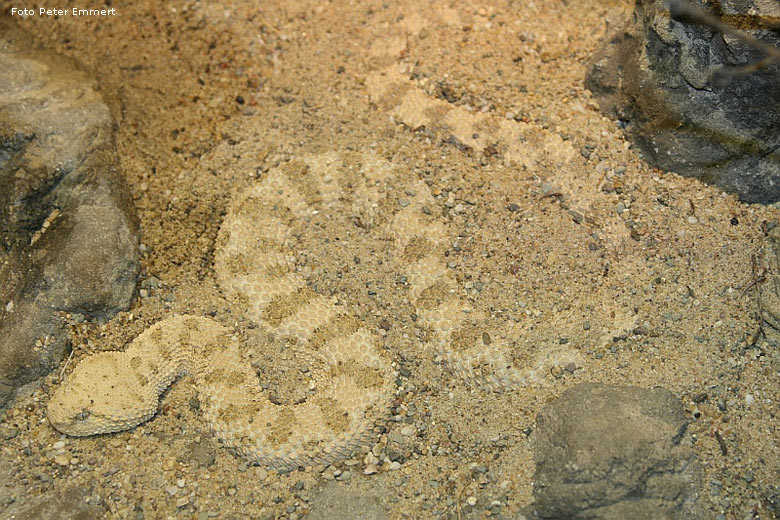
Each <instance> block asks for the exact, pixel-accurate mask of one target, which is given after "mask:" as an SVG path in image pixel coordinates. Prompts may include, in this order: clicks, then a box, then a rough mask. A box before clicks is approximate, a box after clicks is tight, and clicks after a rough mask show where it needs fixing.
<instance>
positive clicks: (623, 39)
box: [586, 0, 780, 203]
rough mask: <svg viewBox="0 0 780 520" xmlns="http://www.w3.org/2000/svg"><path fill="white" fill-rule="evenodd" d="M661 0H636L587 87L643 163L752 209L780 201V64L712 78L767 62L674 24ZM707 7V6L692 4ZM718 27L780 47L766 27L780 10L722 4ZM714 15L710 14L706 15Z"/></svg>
mask: <svg viewBox="0 0 780 520" xmlns="http://www.w3.org/2000/svg"><path fill="white" fill-rule="evenodd" d="M666 3H667V2H665V1H664V0H639V1H637V3H636V7H635V10H634V16H633V17H631V18H630V19H629V20H628V22H627V23H626V24H625V25H623V26H622V27H620V28H618V29H617V30H616V31H615V32H613V33H612V35H611V37H609V38H607V40H606V41H605V42H604V44H603V45H602V47H601V49H600V50H599V51H598V52H597V53H596V58H595V59H594V61H593V63H592V65H591V67H590V72H589V75H588V78H587V81H586V86H587V87H588V88H589V89H590V90H591V91H592V92H593V93H594V94H595V95H596V97H597V98H598V99H599V103H600V105H601V108H602V109H603V110H604V111H606V112H608V113H610V114H611V115H612V116H613V117H617V118H619V119H621V120H623V121H624V122H626V123H627V126H626V131H627V132H628V134H629V136H630V137H631V138H632V140H633V141H634V142H635V143H636V144H637V145H638V146H639V147H640V149H641V150H642V153H643V155H644V157H645V159H646V160H647V161H649V162H650V163H652V164H653V165H655V166H657V167H659V168H663V169H665V170H670V171H674V172H677V173H680V174H682V175H686V176H692V177H696V178H699V179H700V180H702V181H704V182H707V183H711V184H714V185H717V186H719V187H721V188H723V189H725V190H726V191H729V192H734V193H737V194H738V195H739V196H740V198H741V199H743V200H745V201H747V202H764V203H769V202H775V201H778V200H780V132H778V129H780V112H779V111H778V110H777V106H778V103H780V89H779V88H778V85H780V64H778V63H775V64H773V65H771V66H769V67H766V68H763V69H759V70H756V71H754V72H752V73H750V74H741V75H735V74H729V73H723V71H721V73H717V72H716V73H715V74H714V75H713V72H714V71H717V69H719V68H721V67H727V68H726V69H724V70H725V71H728V70H729V69H728V68H729V67H741V66H746V65H749V64H754V63H756V62H758V61H760V60H761V59H762V58H764V56H763V55H762V54H761V53H760V52H759V51H757V50H755V49H754V48H751V47H750V46H748V45H746V44H745V43H743V42H742V41H740V40H738V39H736V38H734V37H732V36H729V35H726V36H724V35H723V34H721V33H718V32H715V31H713V30H712V29H710V28H709V27H706V26H704V25H701V24H699V23H696V22H692V21H687V20H686V21H678V20H675V19H673V18H672V17H670V13H669V9H668V8H667V7H666V6H665V5H666ZM692 4H693V5H694V6H699V7H700V6H702V1H701V0H695V1H694V2H692ZM718 5H719V9H720V11H719V13H717V14H720V16H721V19H722V20H723V21H724V22H725V23H727V24H730V25H736V26H738V27H739V28H740V30H742V31H743V32H744V33H746V34H748V35H751V36H753V37H755V38H757V39H759V40H761V41H763V42H765V43H767V44H770V45H774V46H780V36H778V34H777V33H776V32H775V33H773V32H772V31H771V30H770V28H769V27H768V26H767V24H768V22H766V20H777V19H778V16H780V4H778V3H777V2H771V1H770V2H767V1H762V0H751V1H747V2H743V1H734V0H725V1H723V2H719V3H718ZM704 9H705V10H707V11H710V10H711V8H710V7H706V6H705V7H704Z"/></svg>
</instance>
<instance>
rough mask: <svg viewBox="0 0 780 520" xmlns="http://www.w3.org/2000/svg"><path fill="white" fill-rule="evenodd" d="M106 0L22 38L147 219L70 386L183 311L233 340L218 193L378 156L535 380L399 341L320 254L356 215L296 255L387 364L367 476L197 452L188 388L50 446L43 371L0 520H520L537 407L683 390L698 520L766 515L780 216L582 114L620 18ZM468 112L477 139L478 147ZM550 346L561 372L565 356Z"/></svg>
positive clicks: (207, 438)
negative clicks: (156, 405)
mask: <svg viewBox="0 0 780 520" xmlns="http://www.w3.org/2000/svg"><path fill="white" fill-rule="evenodd" d="M0 5H2V7H3V9H4V10H8V9H10V7H11V6H12V5H13V6H16V4H15V3H11V2H0ZM69 5H70V4H69V3H67V2H54V1H53V2H51V3H50V7H67V6H69ZM80 7H85V8H87V7H103V6H100V5H90V4H88V3H85V5H83V6H80ZM113 7H115V8H116V10H117V14H116V15H115V16H113V17H73V16H64V17H58V18H51V17H40V16H35V17H29V18H27V19H24V20H20V21H21V23H22V25H23V26H24V27H25V28H26V29H28V30H29V31H31V32H32V33H33V34H34V35H35V36H36V37H37V38H39V39H40V40H41V41H42V42H43V43H45V44H46V45H47V46H49V47H51V48H53V49H56V50H57V51H59V52H61V53H63V54H65V55H67V56H70V57H73V58H75V59H77V60H78V61H79V62H80V63H82V64H83V65H84V66H85V67H86V68H88V69H89V70H91V71H92V73H93V75H94V77H96V78H97V79H98V81H99V82H100V85H101V89H102V91H103V93H104V95H105V97H106V99H107V101H108V103H109V105H110V106H111V108H112V111H113V113H114V115H115V117H116V120H117V123H118V134H117V142H118V148H119V154H120V158H121V164H122V167H123V169H124V172H125V174H126V177H127V182H128V183H129V185H130V188H131V191H132V194H133V198H134V200H135V204H136V207H137V209H138V214H139V217H140V222H141V241H142V243H143V246H142V250H143V251H144V253H143V272H142V276H141V278H140V280H139V294H140V297H139V298H138V299H137V300H136V301H135V302H134V303H133V306H132V308H131V309H130V310H129V311H128V312H125V313H122V314H120V315H118V316H116V317H115V318H114V319H112V320H111V321H110V322H109V323H106V324H99V323H76V320H73V322H74V323H73V325H72V336H73V342H74V345H75V347H74V353H73V356H72V359H71V360H70V362H69V364H68V366H67V367H65V369H64V373H65V374H67V373H68V372H69V371H70V370H72V368H73V366H74V365H75V364H76V363H77V362H78V361H79V359H81V358H82V357H84V356H86V355H89V354H90V353H92V352H96V351H101V350H112V349H121V348H123V346H124V345H125V344H126V343H127V342H129V341H130V340H131V339H132V338H134V337H135V336H137V335H138V334H139V333H140V332H142V331H143V330H144V329H145V328H147V327H148V326H149V325H150V324H152V323H154V322H156V321H158V320H160V319H161V318H163V317H165V316H168V315H170V314H171V313H174V312H191V313H200V314H209V315H212V316H214V317H215V319H218V320H220V321H222V322H224V323H225V324H227V325H231V326H232V325H234V324H235V320H234V319H232V318H231V314H230V310H229V308H228V307H229V304H228V303H227V302H225V300H224V299H223V298H222V297H221V296H220V293H219V290H218V289H217V288H216V282H215V279H214V273H213V265H212V264H213V256H214V242H215V237H216V234H217V231H218V229H219V225H220V222H221V218H222V216H223V215H224V212H225V210H226V207H227V204H228V201H229V200H230V197H231V195H232V193H234V192H235V191H237V190H240V189H241V188H242V187H245V186H246V185H247V183H249V182H251V181H252V179H253V178H255V177H257V176H258V175H262V173H263V172H264V171H266V170H267V169H268V168H270V167H273V166H274V165H276V164H279V163H281V162H283V161H285V160H287V159H290V158H294V157H298V156H302V155H307V154H316V153H323V152H327V151H331V150H355V151H362V152H371V153H376V154H379V155H381V156H383V157H385V158H387V159H388V160H390V161H391V162H393V163H394V164H396V165H398V171H399V172H401V174H402V175H408V176H410V177H411V178H421V179H424V180H426V182H428V184H429V186H430V187H431V189H432V191H433V193H434V194H435V195H436V197H435V200H434V204H436V205H437V207H438V208H440V209H441V211H442V213H443V214H444V215H446V216H447V219H448V221H449V223H450V225H451V228H452V229H453V230H454V235H453V247H452V250H451V251H450V253H451V255H450V256H451V261H450V263H451V265H450V267H451V268H452V269H454V270H455V272H456V275H457V277H458V279H459V280H460V281H462V283H463V290H464V294H467V295H468V298H469V300H470V301H472V302H473V304H474V306H475V307H477V308H480V309H483V310H486V311H489V312H491V313H492V314H493V315H494V316H495V317H496V319H497V320H499V321H501V322H502V323H504V324H505V325H506V328H507V329H508V330H509V332H508V334H509V337H510V338H513V341H514V342H515V343H516V349H517V358H518V359H520V360H524V359H527V362H528V363H535V362H538V360H539V359H543V360H545V362H544V363H541V364H540V367H542V368H543V370H542V369H540V370H539V374H538V377H537V379H536V382H535V384H534V385H530V386H529V387H528V388H524V389H522V390H520V391H517V392H512V393H506V394H486V393H485V392H481V391H479V390H477V389H472V388H468V387H466V386H465V385H463V384H462V383H461V382H460V380H459V379H457V378H456V377H454V375H453V374H452V373H450V372H449V371H448V370H446V368H444V367H443V366H442V364H441V363H440V362H439V360H437V359H432V358H429V357H428V356H426V355H425V354H424V353H423V352H422V350H421V349H420V347H419V345H418V344H417V343H416V342H415V338H416V335H415V330H414V324H413V321H412V319H411V318H410V313H411V310H410V306H409V303H408V299H407V297H406V295H405V294H404V292H403V287H402V284H398V283H396V282H397V276H398V273H397V271H394V269H393V266H392V264H391V263H389V262H383V261H382V258H380V257H378V256H377V254H376V251H379V250H381V249H380V248H379V247H378V246H377V244H376V243H374V242H372V241H371V240H370V239H369V240H365V241H348V242H346V243H344V244H339V245H338V247H334V243H335V241H336V240H338V238H339V237H340V236H341V234H342V233H343V232H344V229H345V227H346V226H350V225H351V224H350V216H349V215H335V216H332V218H325V217H323V218H322V219H321V221H319V222H317V226H316V227H314V228H312V230H311V231H310V232H305V233H302V234H301V236H300V237H299V241H300V244H299V248H298V251H299V253H298V255H299V256H298V259H297V260H298V263H299V264H300V265H304V266H309V269H308V270H307V271H306V272H307V273H308V275H309V276H308V278H309V280H310V283H311V285H312V286H313V287H317V289H318V290H319V291H324V292H329V293H331V294H337V295H338V296H339V297H340V298H342V299H344V300H347V301H351V302H353V304H354V306H355V308H357V309H359V312H360V314H361V316H363V317H364V319H365V320H366V321H367V322H369V323H371V324H373V325H374V326H376V327H377V329H382V330H383V331H385V330H386V335H385V340H386V344H385V345H386V348H387V349H388V351H389V352H390V354H391V355H392V356H393V358H394V361H395V362H396V364H397V366H398V368H399V377H398V383H399V391H398V397H397V399H396V402H394V407H393V416H392V417H391V418H389V419H388V421H387V422H386V424H384V427H385V429H386V433H385V434H384V435H383V436H382V437H381V438H378V439H377V443H376V444H375V445H374V446H369V447H367V448H366V451H367V450H368V449H371V450H372V451H373V455H377V457H373V456H372V455H367V453H366V452H363V453H358V454H356V455H355V456H354V458H353V459H350V460H347V461H345V462H342V463H339V464H335V465H333V466H329V467H316V468H309V469H307V470H306V471H297V472H293V473H288V474H281V475H280V474H277V473H276V472H272V471H267V470H265V469H264V468H260V467H255V466H252V465H247V464H246V463H245V462H244V461H242V460H241V459H239V458H237V457H236V456H235V455H234V454H232V453H231V452H230V451H229V450H227V449H225V448H224V447H222V446H220V444H219V442H218V441H216V440H215V439H214V437H213V436H212V435H211V434H210V433H209V431H208V427H207V425H205V424H204V423H203V421H202V420H201V419H200V417H199V411H198V406H197V398H196V395H197V394H196V389H195V388H194V385H193V384H192V382H191V381H190V380H187V379H184V380H182V381H181V382H179V383H178V384H176V385H174V386H173V388H172V389H171V390H170V391H169V392H168V393H167V395H166V396H165V399H164V402H163V405H162V408H161V413H160V414H159V415H158V416H157V417H155V418H154V419H153V420H152V421H150V422H149V423H147V424H144V425H142V426H140V427H138V428H136V429H134V430H133V431H130V432H124V433H119V434H114V435H110V436H102V437H96V438H86V439H73V438H66V437H64V436H61V435H59V434H58V433H57V432H56V431H54V430H53V429H52V428H51V427H50V426H49V425H48V423H47V422H46V418H45V406H46V403H47V401H48V398H49V395H50V393H51V391H52V388H53V387H54V385H56V384H57V383H58V382H59V373H55V374H52V375H51V376H49V377H47V378H45V380H44V381H42V382H41V383H39V384H36V385H31V387H30V388H28V389H27V390H26V391H25V392H24V393H23V395H22V396H21V397H20V398H19V399H18V400H17V401H16V403H15V404H14V405H13V406H12V407H11V408H10V409H9V410H7V411H6V412H5V414H4V415H3V416H0V420H1V421H2V422H0V482H1V483H2V488H0V517H2V518H20V519H21V518H24V519H27V518H29V519H32V518H40V517H43V516H45V514H50V512H51V511H56V510H57V509H58V508H64V509H63V511H64V513H62V515H64V516H50V518H61V517H74V518H100V517H108V518H198V519H205V518H288V519H295V518H302V517H304V516H305V515H306V514H307V513H308V512H309V511H311V510H315V511H316V509H317V507H318V506H317V503H318V500H320V499H324V498H323V497H325V496H326V495H328V494H332V493H335V492H341V491H346V493H347V494H346V495H345V496H346V497H351V498H349V500H354V501H355V503H359V502H361V501H362V500H365V497H366V496H369V495H370V496H373V497H375V502H376V503H377V504H379V505H380V506H381V507H382V508H384V509H386V510H387V511H388V513H389V517H390V518H459V517H462V518H487V517H490V518H495V517H497V518H517V515H518V510H519V509H520V508H522V507H523V506H525V505H527V504H528V503H529V502H530V501H531V500H532V495H531V493H532V478H533V471H534V465H533V461H532V452H531V444H530V441H529V435H531V434H532V432H533V429H534V418H535V416H536V414H537V413H538V411H539V410H540V409H541V408H542V407H543V406H544V405H545V403H547V402H549V401H551V400H552V399H554V398H555V397H556V396H557V395H559V394H560V393H561V392H563V391H564V390H565V389H567V388H569V387H571V386H573V385H576V384H578V383H580V382H583V381H607V382H612V383H617V384H628V385H637V386H643V387H654V386H662V387H665V388H667V389H669V390H671V391H672V392H674V393H675V394H676V395H677V396H679V397H680V399H681V400H682V401H683V403H684V404H685V407H686V411H687V413H688V414H689V415H690V418H691V420H692V421H693V422H692V424H691V427H690V428H689V430H688V432H689V434H690V435H691V436H692V437H693V439H694V440H695V448H696V451H697V456H698V458H699V460H700V462H701V463H702V466H703V468H704V479H703V504H704V505H705V506H706V508H707V509H708V510H709V511H710V512H711V513H712V517H713V518H715V517H717V515H719V514H722V515H724V516H722V517H720V518H726V519H731V518H735V519H736V518H739V519H742V518H764V519H769V518H774V516H773V508H774V511H775V512H777V511H778V510H780V509H778V508H779V507H780V506H777V505H776V504H778V501H779V500H780V498H778V497H780V495H778V490H777V483H778V482H780V480H779V477H780V453H778V440H779V439H780V434H779V433H778V430H777V421H776V418H775V415H776V413H777V409H778V403H780V400H779V399H780V388H779V387H778V378H779V377H780V357H779V356H778V353H777V342H776V339H777V337H776V336H775V334H774V332H773V331H772V330H771V329H769V328H768V327H767V328H766V329H767V330H766V332H767V335H766V337H759V338H758V339H757V340H756V333H757V331H758V330H759V319H758V312H759V308H758V305H757V299H756V293H755V288H756V286H757V285H761V286H762V287H763V288H764V291H765V292H770V291H771V290H773V289H772V288H773V287H774V285H773V283H774V278H773V275H774V273H775V272H777V269H776V267H777V259H776V258H775V255H774V253H773V252H772V250H771V248H770V241H769V238H768V234H770V233H771V230H772V228H773V227H774V226H775V225H777V210H776V209H775V208H772V207H763V206H756V205H747V204H742V203H740V202H738V201H737V200H736V198H735V197H733V196H731V195H725V194H722V193H721V192H719V191H718V190H716V189H714V188H711V187H708V186H706V185H704V184H701V183H699V182H698V181H695V180H691V179H685V178H681V177H679V176H677V175H675V174H671V173H667V172H662V171H658V170H654V169H652V168H650V167H649V166H647V165H646V164H645V163H643V162H642V160H641V158H640V157H639V156H638V154H637V153H636V151H635V150H633V149H632V147H631V146H630V144H629V143H628V142H627V141H626V140H625V139H624V137H623V135H622V134H621V131H620V129H619V127H618V125H617V122H616V121H612V120H609V119H607V118H605V117H604V116H602V115H601V114H600V113H599V111H598V110H597V106H596V104H595V102H594V101H593V100H592V99H591V96H590V93H589V92H588V91H586V90H585V89H584V87H583V78H584V76H585V72H586V64H587V61H588V59H589V57H590V55H591V54H592V52H593V51H594V49H595V47H596V45H597V42H598V40H599V38H600V37H602V36H603V35H604V33H605V31H606V29H607V20H620V19H621V18H624V17H626V16H628V15H629V12H630V9H631V5H629V2H625V1H607V2H588V1H585V0H563V1H555V2H515V1H511V0H509V1H495V2H487V1H477V0H474V1H471V2H466V1H459V0H455V1H453V2H446V3H445V2H442V3H438V2H415V1H411V0H407V1H402V2H398V3H396V2H375V1H368V2H332V3H329V2H320V1H316V2H315V1H311V2H304V1H300V2H281V1H272V2H266V3H262V4H258V3H252V2H241V1H234V2H222V3H221V5H220V6H217V5H215V4H210V3H206V2H204V3H201V2H172V3H170V4H168V5H167V6H166V7H159V6H158V5H157V3H153V2H145V1H138V2H132V3H130V5H122V6H120V5H113ZM447 111H449V112H448V115H447V116H446V117H450V118H451V121H450V122H451V123H452V124H451V125H449V126H448V125H445V124H444V123H443V121H444V120H445V119H446V117H445V116H442V114H443V113H444V112H447ZM437 114H438V115H437ZM477 118H486V119H485V121H488V122H489V124H488V125H487V126H488V127H489V128H487V129H486V130H485V136H482V137H479V136H478V137H474V136H473V135H470V134H469V132H470V131H469V130H468V128H471V127H470V126H469V125H473V124H474V123H475V122H476V121H477V120H478V119H477ZM464 121H465V122H466V123H468V124H466V125H465V126H463V127H458V122H464ZM459 128H460V129H459ZM241 143H243V145H241ZM247 143H250V144H251V146H248V145H247ZM239 149H240V150H241V152H240V153H239V152H238V151H237V150H239ZM247 150H248V151H247ZM355 257H358V258H360V259H361V262H360V263H359V264H357V263H356V262H355V261H354V258H355ZM754 272H755V275H754ZM761 275H764V276H761ZM753 280H759V282H760V283H758V284H756V283H754V284H752V285H751V282H752V281H753ZM770 299H771V298H768V299H767V301H769V300H770ZM245 335H246V336H252V335H257V334H255V333H254V332H252V331H245ZM257 348H258V349H260V353H259V354H258V355H259V356H261V357H262V359H263V360H264V361H265V363H264V364H262V366H260V367H259V368H258V369H259V371H260V372H261V373H262V374H263V375H264V377H266V378H267V379H268V380H269V381H271V383H270V386H269V391H270V392H271V393H272V394H275V395H276V398H278V399H280V400H282V401H284V400H285V399H290V396H291V395H293V396H294V395H295V383H296V381H297V380H298V379H300V376H299V375H296V368H295V363H294V361H292V360H291V359H289V356H287V355H286V354H285V353H284V352H281V351H280V349H279V347H278V346H275V345H273V344H269V343H267V342H263V341H262V340H261V341H258V346H257ZM561 349H563V350H565V352H566V353H567V355H568V356H569V357H571V356H574V358H576V359H577V360H578V361H577V362H576V363H575V366H576V369H574V370H570V369H571V368H572V366H571V365H569V364H568V362H567V363H560V364H556V359H559V358H557V357H556V355H555V352H558V351H559V350H561ZM540 356H542V357H540ZM564 357H565V356H564ZM564 357H562V358H560V359H563V358H564ZM566 359H569V358H566ZM545 363H546V364H545ZM567 368H568V369H567ZM296 378H297V379H296ZM374 458H378V459H379V460H380V464H379V469H378V471H376V472H375V473H371V471H372V470H370V469H369V471H368V473H371V474H366V473H367V471H366V468H370V465H371V464H372V463H373V462H375V461H374ZM385 458H386V459H388V462H389V461H396V462H399V463H400V464H397V465H392V469H391V465H390V464H385V463H381V462H382V461H383V460H384V459H385ZM334 489H336V491H334ZM47 511H48V513H47Z"/></svg>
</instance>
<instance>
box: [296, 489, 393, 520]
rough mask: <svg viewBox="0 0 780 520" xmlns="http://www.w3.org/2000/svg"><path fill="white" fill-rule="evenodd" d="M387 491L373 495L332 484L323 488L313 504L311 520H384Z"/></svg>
mask: <svg viewBox="0 0 780 520" xmlns="http://www.w3.org/2000/svg"><path fill="white" fill-rule="evenodd" d="M387 494H388V492H387V490H385V489H379V490H375V491H374V492H372V493H365V492H361V491H355V490H348V489H345V488H344V487H343V486H342V485H341V484H338V483H335V482H330V483H328V484H325V486H323V488H322V490H320V493H319V494H318V495H317V497H316V498H315V499H314V501H313V503H312V509H311V513H310V514H309V516H308V517H307V518H309V519H310V520H326V519H329V518H362V519H364V520H384V519H385V518H387V517H388V516H389V515H388V512H387V509H386V508H385V507H384V506H383V505H382V495H387Z"/></svg>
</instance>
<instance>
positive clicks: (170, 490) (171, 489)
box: [165, 486, 179, 496]
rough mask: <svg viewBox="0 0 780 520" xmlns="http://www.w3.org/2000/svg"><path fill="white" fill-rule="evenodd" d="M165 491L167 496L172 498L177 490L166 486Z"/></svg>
mask: <svg viewBox="0 0 780 520" xmlns="http://www.w3.org/2000/svg"><path fill="white" fill-rule="evenodd" d="M165 491H166V492H167V493H168V494H169V495H171V496H174V495H176V493H177V492H178V491H179V488H177V487H176V486H168V487H167V488H165Z"/></svg>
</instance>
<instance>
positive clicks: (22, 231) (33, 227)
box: [0, 17, 138, 407]
mask: <svg viewBox="0 0 780 520" xmlns="http://www.w3.org/2000/svg"><path fill="white" fill-rule="evenodd" d="M113 127H114V123H113V120H112V118H111V115H110V113H109V110H108V108H107V107H106V105H105V104H104V103H103V101H102V99H101V97H100V95H99V94H98V92H97V88H96V85H95V82H94V81H92V80H90V79H89V78H88V77H87V75H86V74H84V73H83V72H81V71H80V70H79V69H78V67H77V66H76V65H75V64H74V63H73V62H72V61H71V60H68V59H66V58H64V57H62V56H59V55H57V54H54V53H52V52H49V51H46V50H43V49H40V48H38V47H37V46H36V45H35V43H34V42H33V40H32V39H31V38H30V37H29V35H27V34H26V33H25V32H23V31H22V30H21V29H19V28H18V27H17V26H16V25H15V23H14V22H12V21H11V20H10V19H9V18H6V17H0V186H2V190H0V240H1V241H2V242H1V244H2V247H0V407H1V406H3V405H4V404H5V403H6V402H7V400H8V398H9V397H10V396H11V393H12V391H13V389H14V388H15V387H17V386H20V385H23V384H25V383H27V382H30V381H32V380H33V379H35V378H37V377H40V376H42V375H45V374H47V373H48V372H49V371H50V370H51V369H52V368H53V367H55V366H57V365H58V364H59V363H60V361H61V360H62V357H63V355H64V353H65V352H66V351H67V347H68V343H67V337H66V334H65V331H64V329H63V323H62V317H61V314H62V313H63V312H71V313H80V314H84V315H88V316H91V317H96V318H100V319H105V318H107V317H108V316H110V315H111V314H113V313H116V312H117V311H119V310H121V309H126V308H127V307H128V306H129V304H130V301H131V298H132V296H133V291H134V288H135V279H136V275H137V273H138V259H137V239H136V230H137V222H136V217H135V213H134V209H133V205H132V200H131V198H130V196H129V192H128V190H127V187H126V185H125V184H124V181H123V178H122V176H121V174H120V172H119V169H118V160H117V153H116V145H115V143H114V135H113Z"/></svg>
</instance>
